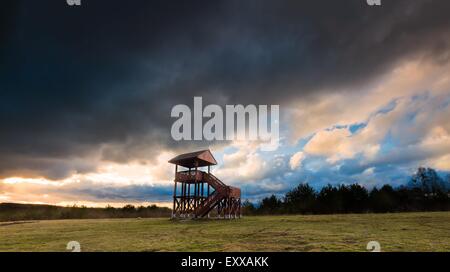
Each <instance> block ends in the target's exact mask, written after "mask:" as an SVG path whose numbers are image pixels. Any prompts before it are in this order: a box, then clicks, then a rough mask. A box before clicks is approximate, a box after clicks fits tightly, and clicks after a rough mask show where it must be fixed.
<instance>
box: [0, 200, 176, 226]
mask: <svg viewBox="0 0 450 272" xmlns="http://www.w3.org/2000/svg"><path fill="white" fill-rule="evenodd" d="M170 215H171V209H169V208H166V207H158V206H156V205H150V206H138V207H135V206H133V205H125V206H124V207H122V208H114V207H111V206H107V207H106V208H88V207H86V206H76V205H74V206H71V207H61V206H53V205H35V204H17V203H0V222H1V221H23V220H53V219H100V218H137V217H141V218H144V217H169V216H170Z"/></svg>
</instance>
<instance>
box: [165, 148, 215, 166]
mask: <svg viewBox="0 0 450 272" xmlns="http://www.w3.org/2000/svg"><path fill="white" fill-rule="evenodd" d="M169 163H172V164H176V165H180V166H183V167H187V168H194V167H202V166H208V165H216V164H217V161H216V159H215V158H214V156H213V155H212V153H211V151H209V149H206V150H200V151H195V152H190V153H185V154H181V155H178V156H176V157H175V158H173V159H171V160H170V161H169Z"/></svg>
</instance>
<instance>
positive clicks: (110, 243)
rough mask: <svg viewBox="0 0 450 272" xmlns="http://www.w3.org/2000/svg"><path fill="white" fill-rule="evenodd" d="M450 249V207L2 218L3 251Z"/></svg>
mask: <svg viewBox="0 0 450 272" xmlns="http://www.w3.org/2000/svg"><path fill="white" fill-rule="evenodd" d="M72 240H75V241H78V242H80V244H81V249H82V251H366V245H367V243H368V242H369V241H372V240H374V241H378V242H379V243H380V244H381V250H382V251H450V212H435V213H398V214H358V215H357V214H351V215H310V216H302V215H299V216H258V217H245V218H242V219H240V220H199V221H190V220H189V221H171V220H169V219H99V220H57V221H35V222H26V223H20V224H7V223H0V251H65V248H66V245H67V243H68V242H69V241H72Z"/></svg>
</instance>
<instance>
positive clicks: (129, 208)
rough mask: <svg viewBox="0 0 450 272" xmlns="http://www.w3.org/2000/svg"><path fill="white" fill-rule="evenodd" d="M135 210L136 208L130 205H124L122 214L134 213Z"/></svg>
mask: <svg viewBox="0 0 450 272" xmlns="http://www.w3.org/2000/svg"><path fill="white" fill-rule="evenodd" d="M135 210H136V208H135V207H134V206H133V205H131V204H128V205H125V206H123V208H122V211H124V212H134V211H135Z"/></svg>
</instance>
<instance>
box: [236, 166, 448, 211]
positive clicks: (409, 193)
mask: <svg viewBox="0 0 450 272" xmlns="http://www.w3.org/2000/svg"><path fill="white" fill-rule="evenodd" d="M449 193H450V175H449V176H447V177H446V178H445V179H443V178H441V177H440V176H439V175H438V174H437V172H436V171H435V170H434V169H432V168H423V167H421V168H419V169H418V170H417V172H416V173H415V174H414V175H413V176H412V177H411V179H410V181H409V182H408V183H407V184H405V185H404V186H400V187H398V188H394V187H392V186H391V185H383V186H382V187H380V188H377V187H375V188H373V189H372V190H370V191H369V190H367V189H366V188H365V187H363V186H361V185H359V184H357V183H355V184H351V185H338V186H332V185H327V186H325V187H323V188H322V189H320V190H319V191H316V190H315V189H314V188H313V187H311V186H310V185H309V184H307V183H301V184H299V185H298V186H297V187H295V188H294V189H292V190H290V191H289V192H287V193H286V194H285V195H284V196H282V197H277V196H275V195H272V196H269V197H266V198H264V199H262V201H260V202H259V203H257V204H256V205H255V204H253V203H251V202H250V201H248V200H247V201H245V202H244V203H243V213H244V214H246V215H257V214H336V213H369V212H374V213H387V212H412V211H450V197H449V195H450V194H449Z"/></svg>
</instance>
